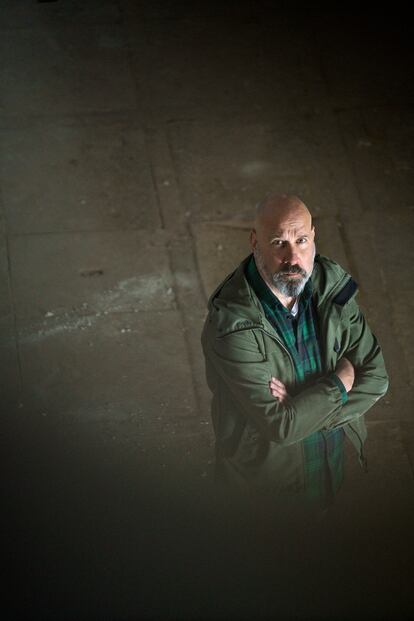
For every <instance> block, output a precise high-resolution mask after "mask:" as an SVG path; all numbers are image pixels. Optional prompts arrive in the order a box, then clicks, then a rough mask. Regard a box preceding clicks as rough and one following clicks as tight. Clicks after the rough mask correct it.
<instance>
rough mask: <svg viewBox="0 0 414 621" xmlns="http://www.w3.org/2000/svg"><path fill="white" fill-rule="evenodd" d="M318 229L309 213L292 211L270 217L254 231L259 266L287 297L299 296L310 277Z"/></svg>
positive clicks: (255, 254)
mask: <svg viewBox="0 0 414 621" xmlns="http://www.w3.org/2000/svg"><path fill="white" fill-rule="evenodd" d="M314 239H315V229H314V227H313V226H312V221H311V217H310V215H309V213H306V212H304V211H303V210H300V209H297V210H292V211H291V212H290V213H289V214H287V215H284V216H283V217H267V218H266V219H263V221H262V222H261V224H260V227H259V228H258V229H257V230H253V231H252V233H251V244H252V249H253V253H254V257H255V260H256V264H257V267H258V268H259V271H260V272H261V273H262V276H264V277H265V280H266V281H267V282H268V283H269V284H272V285H273V286H274V287H276V289H277V290H278V291H279V292H280V293H281V294H282V295H283V296H285V297H296V296H297V295H299V294H300V293H301V291H302V290H303V288H304V286H305V284H306V282H307V281H308V280H309V278H310V276H311V274H312V269H313V262H314V258H315V243H314Z"/></svg>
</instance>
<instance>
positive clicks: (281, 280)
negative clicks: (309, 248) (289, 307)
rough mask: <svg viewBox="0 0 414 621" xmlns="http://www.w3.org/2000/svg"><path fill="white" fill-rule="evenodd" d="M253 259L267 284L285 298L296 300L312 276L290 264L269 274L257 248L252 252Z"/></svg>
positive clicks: (297, 266)
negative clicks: (290, 275) (291, 275)
mask: <svg viewBox="0 0 414 621" xmlns="http://www.w3.org/2000/svg"><path fill="white" fill-rule="evenodd" d="M314 256H315V251H314ZM254 258H255V261H256V264H257V267H258V268H259V271H260V272H261V273H262V274H263V275H264V276H265V279H266V281H267V282H268V284H271V285H273V286H274V287H275V288H276V289H277V290H278V291H279V292H280V293H281V294H282V295H283V296H284V297H286V298H297V297H298V295H300V294H301V293H302V291H303V289H304V288H305V285H306V283H307V282H308V280H309V278H310V277H311V275H312V270H311V271H310V272H306V271H305V270H304V269H302V268H301V267H299V265H290V264H286V265H285V266H284V267H283V268H282V269H281V270H280V271H279V272H274V273H272V272H269V271H268V270H267V269H266V267H265V265H264V262H263V258H262V255H261V253H260V251H259V249H258V248H256V249H255V251H254ZM289 274H300V276H299V277H298V276H293V278H292V277H289Z"/></svg>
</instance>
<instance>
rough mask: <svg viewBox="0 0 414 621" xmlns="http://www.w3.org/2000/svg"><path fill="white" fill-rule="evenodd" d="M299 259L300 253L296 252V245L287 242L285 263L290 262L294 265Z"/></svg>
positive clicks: (284, 255)
mask: <svg viewBox="0 0 414 621" xmlns="http://www.w3.org/2000/svg"><path fill="white" fill-rule="evenodd" d="M297 260H298V255H297V252H296V247H295V246H294V245H293V244H286V246H285V252H284V254H283V261H284V262H285V263H290V264H291V265H293V264H294V263H296V262H297Z"/></svg>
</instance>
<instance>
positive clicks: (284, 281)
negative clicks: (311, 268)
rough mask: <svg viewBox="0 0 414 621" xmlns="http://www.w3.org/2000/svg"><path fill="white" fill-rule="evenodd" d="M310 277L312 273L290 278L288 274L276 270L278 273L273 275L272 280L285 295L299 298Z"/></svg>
mask: <svg viewBox="0 0 414 621" xmlns="http://www.w3.org/2000/svg"><path fill="white" fill-rule="evenodd" d="M309 278H310V274H306V276H302V277H300V278H297V277H294V278H289V275H287V274H280V273H279V272H276V274H273V275H272V281H271V282H272V285H273V286H274V287H276V289H277V290H278V291H280V293H281V294H282V295H283V296H284V297H286V298H297V297H298V295H300V294H301V293H302V291H303V289H304V288H305V285H306V283H307V282H308V280H309Z"/></svg>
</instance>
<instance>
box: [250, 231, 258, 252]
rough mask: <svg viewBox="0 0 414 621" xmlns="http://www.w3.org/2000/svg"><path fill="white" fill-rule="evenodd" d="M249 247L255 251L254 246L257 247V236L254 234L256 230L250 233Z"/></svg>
mask: <svg viewBox="0 0 414 621" xmlns="http://www.w3.org/2000/svg"><path fill="white" fill-rule="evenodd" d="M250 246H251V248H252V250H253V251H254V250H256V246H257V234H256V230H255V229H252V230H251V231H250Z"/></svg>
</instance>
